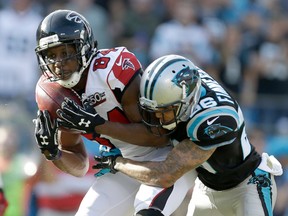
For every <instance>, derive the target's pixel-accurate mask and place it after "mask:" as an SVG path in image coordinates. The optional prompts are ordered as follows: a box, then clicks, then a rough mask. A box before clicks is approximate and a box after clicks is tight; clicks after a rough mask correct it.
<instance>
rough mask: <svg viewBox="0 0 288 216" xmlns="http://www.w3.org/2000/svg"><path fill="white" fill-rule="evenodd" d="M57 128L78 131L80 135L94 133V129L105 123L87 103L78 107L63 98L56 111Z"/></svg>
mask: <svg viewBox="0 0 288 216" xmlns="http://www.w3.org/2000/svg"><path fill="white" fill-rule="evenodd" d="M57 115H58V116H59V117H61V119H58V123H59V126H63V127H66V128H69V129H74V130H78V131H80V132H82V133H95V127H96V126H98V125H102V124H104V123H105V120H104V119H103V118H102V117H101V116H100V115H99V114H98V113H97V112H96V110H95V109H94V108H93V107H92V106H91V105H90V104H89V103H88V102H86V103H84V107H81V106H79V105H78V104H76V103H75V102H74V101H72V100H70V99H69V98H65V99H64V101H63V103H62V105H61V109H58V110H57Z"/></svg>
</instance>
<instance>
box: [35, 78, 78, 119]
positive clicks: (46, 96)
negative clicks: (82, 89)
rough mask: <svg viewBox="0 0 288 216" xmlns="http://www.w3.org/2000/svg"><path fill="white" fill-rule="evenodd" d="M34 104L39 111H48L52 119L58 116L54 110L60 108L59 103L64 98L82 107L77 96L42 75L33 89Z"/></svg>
mask: <svg viewBox="0 0 288 216" xmlns="http://www.w3.org/2000/svg"><path fill="white" fill-rule="evenodd" d="M35 96H36V102H37V105H38V109H39V110H48V111H49V113H50V116H51V118H52V119H56V118H57V117H58V116H57V114H56V110H57V109H59V108H61V103H62V102H63V100H64V98H65V97H68V98H70V99H72V100H74V101H75V102H76V103H77V104H79V105H81V106H82V102H81V100H80V97H79V95H78V94H77V93H76V92H74V91H73V90H71V89H69V88H64V87H63V86H61V85H60V84H58V83H57V82H51V81H50V80H49V79H48V78H46V77H45V76H44V75H42V76H41V77H40V78H39V80H38V82H37V84H36V89H35Z"/></svg>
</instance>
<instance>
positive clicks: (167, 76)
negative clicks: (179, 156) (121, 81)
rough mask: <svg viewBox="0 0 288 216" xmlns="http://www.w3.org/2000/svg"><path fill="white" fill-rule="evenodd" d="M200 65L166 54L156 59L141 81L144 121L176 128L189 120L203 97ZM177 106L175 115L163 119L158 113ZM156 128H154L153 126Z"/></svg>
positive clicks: (156, 125)
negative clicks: (167, 120)
mask: <svg viewBox="0 0 288 216" xmlns="http://www.w3.org/2000/svg"><path fill="white" fill-rule="evenodd" d="M200 86H201V79H200V77H199V73H198V68H197V67H196V66H195V65H194V64H193V63H192V62H191V61H190V60H188V59H187V58H185V57H182V56H179V55H166V56H163V57H160V58H158V59H156V60H155V61H153V62H152V63H151V64H150V65H149V66H148V67H147V69H146V70H145V71H144V73H143V76H142V78H141V84H140V99H139V103H140V110H141V114H142V118H143V122H144V123H145V124H146V125H147V126H149V127H150V129H151V127H156V128H159V127H162V128H165V129H168V130H170V132H169V134H170V133H171V131H173V130H174V129H175V128H176V126H177V124H178V123H179V122H181V121H187V120H188V118H189V117H190V115H191V113H192V112H193V110H194V107H195V105H196V104H197V103H198V101H199V98H200ZM171 110H173V112H174V119H173V120H171V121H170V122H165V123H163V122H161V120H159V119H157V118H155V114H156V112H157V113H162V115H164V113H165V112H167V111H171ZM151 131H152V130H151Z"/></svg>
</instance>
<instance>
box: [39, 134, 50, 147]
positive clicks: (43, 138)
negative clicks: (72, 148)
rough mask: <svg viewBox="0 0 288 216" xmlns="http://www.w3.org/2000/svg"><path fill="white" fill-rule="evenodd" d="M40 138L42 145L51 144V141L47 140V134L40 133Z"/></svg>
mask: <svg viewBox="0 0 288 216" xmlns="http://www.w3.org/2000/svg"><path fill="white" fill-rule="evenodd" d="M40 138H41V139H42V141H41V145H48V144H49V142H46V140H47V139H48V137H47V136H43V135H40Z"/></svg>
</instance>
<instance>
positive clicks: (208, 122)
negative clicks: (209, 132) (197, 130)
mask: <svg viewBox="0 0 288 216" xmlns="http://www.w3.org/2000/svg"><path fill="white" fill-rule="evenodd" d="M218 118H219V116H217V117H216V118H214V119H212V120H211V121H209V120H207V125H211V124H213V122H215V121H216V120H217V119H218Z"/></svg>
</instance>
